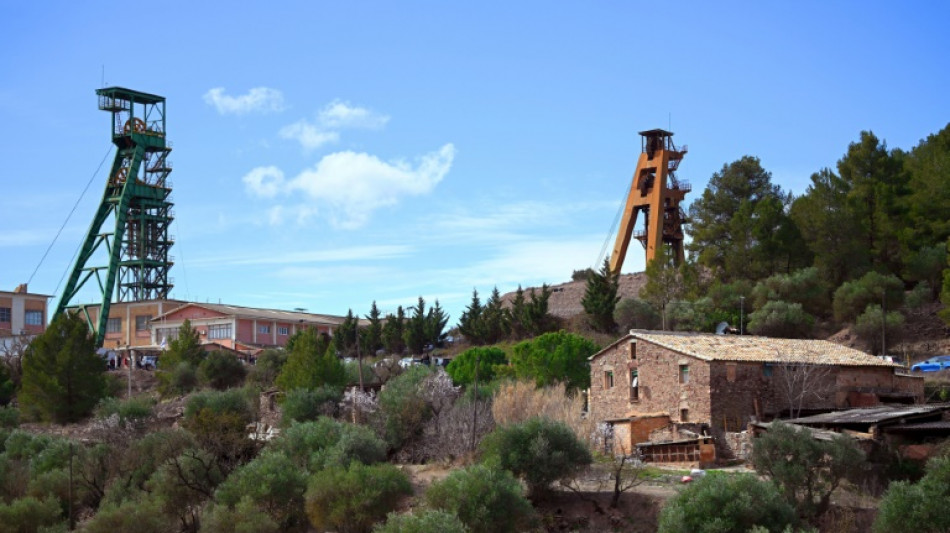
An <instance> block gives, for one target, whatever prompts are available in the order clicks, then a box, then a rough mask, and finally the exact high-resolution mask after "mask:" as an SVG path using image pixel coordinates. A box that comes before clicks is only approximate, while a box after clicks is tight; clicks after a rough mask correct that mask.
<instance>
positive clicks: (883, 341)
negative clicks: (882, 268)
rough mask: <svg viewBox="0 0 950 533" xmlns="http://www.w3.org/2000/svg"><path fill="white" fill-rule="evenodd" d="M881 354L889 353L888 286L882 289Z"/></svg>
mask: <svg viewBox="0 0 950 533" xmlns="http://www.w3.org/2000/svg"><path fill="white" fill-rule="evenodd" d="M881 355H882V356H884V355H887V287H884V288H882V289H881Z"/></svg>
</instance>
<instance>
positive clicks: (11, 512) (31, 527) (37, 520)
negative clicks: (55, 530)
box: [0, 497, 63, 533]
mask: <svg viewBox="0 0 950 533" xmlns="http://www.w3.org/2000/svg"><path fill="white" fill-rule="evenodd" d="M61 522H63V514H62V509H60V506H59V502H57V501H56V500H55V499H53V498H47V499H45V500H38V499H36V498H33V497H26V498H21V499H19V500H14V501H13V502H10V503H9V504H0V524H3V530H4V531H9V532H10V533H33V532H35V531H40V530H42V529H43V528H48V527H50V526H54V525H57V524H60V523H61Z"/></svg>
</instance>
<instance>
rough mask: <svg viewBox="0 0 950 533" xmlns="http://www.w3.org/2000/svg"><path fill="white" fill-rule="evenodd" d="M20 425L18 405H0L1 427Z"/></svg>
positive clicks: (16, 426)
mask: <svg viewBox="0 0 950 533" xmlns="http://www.w3.org/2000/svg"><path fill="white" fill-rule="evenodd" d="M18 427H20V410H19V409H17V408H16V407H0V428H9V429H13V428H18Z"/></svg>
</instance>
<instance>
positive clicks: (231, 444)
mask: <svg viewBox="0 0 950 533" xmlns="http://www.w3.org/2000/svg"><path fill="white" fill-rule="evenodd" d="M253 419H254V410H253V409H252V407H251V404H250V402H249V400H248V398H247V396H246V393H245V391H243V390H241V389H228V390H226V391H204V392H199V393H197V394H195V395H193V396H192V397H191V398H190V399H189V400H188V403H187V404H186V405H185V418H184V421H183V422H182V426H183V427H184V428H185V429H187V430H188V431H189V432H191V433H192V434H193V435H194V436H195V439H196V440H197V441H198V443H199V444H200V445H201V446H202V447H203V448H204V449H205V450H207V451H209V452H211V453H212V454H214V455H215V456H216V457H217V459H218V460H219V461H222V462H223V463H224V466H225V467H227V466H228V465H233V464H236V463H239V462H242V461H243V460H246V459H247V457H248V456H249V455H250V454H252V453H253V451H254V443H253V442H251V440H250V439H248V437H247V429H246V428H247V425H248V424H249V423H251V422H252V421H253Z"/></svg>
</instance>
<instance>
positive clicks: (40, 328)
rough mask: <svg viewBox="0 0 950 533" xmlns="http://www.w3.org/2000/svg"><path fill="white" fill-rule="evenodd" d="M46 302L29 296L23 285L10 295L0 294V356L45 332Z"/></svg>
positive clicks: (42, 297)
mask: <svg viewBox="0 0 950 533" xmlns="http://www.w3.org/2000/svg"><path fill="white" fill-rule="evenodd" d="M49 299H50V296H47V295H45V294H32V293H30V292H29V290H28V289H27V285H26V284H25V283H24V284H21V285H20V286H18V287H17V288H16V289H14V290H13V291H12V292H8V291H0V355H2V354H5V353H7V352H11V351H14V350H19V349H21V348H22V347H24V346H26V344H28V343H29V341H30V339H32V338H33V337H35V336H37V335H39V334H40V333H43V332H44V331H46V326H47V322H46V316H47V315H46V313H47V304H48V302H49Z"/></svg>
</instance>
